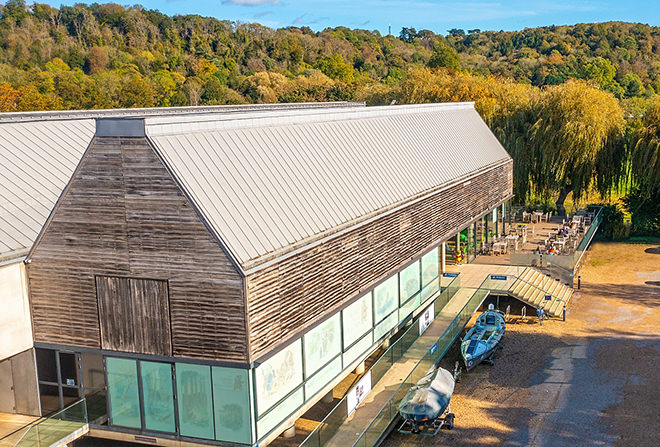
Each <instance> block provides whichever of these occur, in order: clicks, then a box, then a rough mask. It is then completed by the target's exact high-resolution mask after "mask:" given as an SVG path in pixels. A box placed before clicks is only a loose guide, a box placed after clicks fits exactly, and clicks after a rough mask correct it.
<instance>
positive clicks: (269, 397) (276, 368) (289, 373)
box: [255, 339, 303, 415]
mask: <svg viewBox="0 0 660 447" xmlns="http://www.w3.org/2000/svg"><path fill="white" fill-rule="evenodd" d="M301 341H302V340H301V339H298V340H296V341H295V342H293V343H291V344H290V345H289V346H287V347H286V348H284V349H282V350H281V351H280V352H278V353H277V354H275V355H274V356H272V357H271V358H269V359H268V360H266V361H265V362H264V363H262V364H261V365H259V367H258V368H257V369H256V370H255V377H256V383H255V385H256V390H257V409H258V410H259V414H260V415H261V414H263V413H264V412H265V411H266V410H268V409H269V408H270V407H272V406H273V405H275V404H276V403H277V402H278V401H279V400H280V399H282V398H283V397H284V396H286V395H287V394H289V393H290V392H291V390H293V389H294V388H295V387H296V386H298V385H300V384H301V383H302V378H303V374H302V372H303V367H302V346H301Z"/></svg>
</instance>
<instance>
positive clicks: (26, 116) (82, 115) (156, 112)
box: [0, 101, 366, 124]
mask: <svg viewBox="0 0 660 447" xmlns="http://www.w3.org/2000/svg"><path fill="white" fill-rule="evenodd" d="M365 105H366V104H365V103H364V102H361V101H329V102H300V103H272V104H227V105H217V106H185V107H145V108H132V109H126V108H121V109H89V110H46V111H30V112H0V124H7V123H15V122H26V121H34V122H38V121H64V120H82V119H96V118H106V117H115V118H136V117H157V116H177V115H180V116H189V115H198V114H209V113H218V112H225V113H240V112H244V111H263V110H280V109H287V110H290V109H297V110H300V109H321V108H324V109H326V108H332V109H336V108H343V107H348V108H353V107H364V106H365Z"/></svg>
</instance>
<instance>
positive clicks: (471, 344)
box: [461, 304, 506, 371]
mask: <svg viewBox="0 0 660 447" xmlns="http://www.w3.org/2000/svg"><path fill="white" fill-rule="evenodd" d="M505 328H506V322H505V321H504V314H503V313H502V312H500V311H498V310H495V308H494V306H493V305H492V304H489V305H488V310H487V311H485V312H484V313H482V314H481V315H479V318H477V321H476V323H475V324H474V326H472V329H470V330H469V331H468V333H467V334H466V335H465V338H463V341H462V342H461V354H462V356H463V361H464V362H465V368H466V369H467V370H468V371H470V370H471V369H472V368H474V367H475V366H477V365H478V364H479V363H481V362H482V361H484V360H488V361H489V362H490V364H491V365H492V364H493V355H494V354H495V349H496V348H497V346H498V345H499V343H500V340H501V339H502V336H503V335H504V330H505Z"/></svg>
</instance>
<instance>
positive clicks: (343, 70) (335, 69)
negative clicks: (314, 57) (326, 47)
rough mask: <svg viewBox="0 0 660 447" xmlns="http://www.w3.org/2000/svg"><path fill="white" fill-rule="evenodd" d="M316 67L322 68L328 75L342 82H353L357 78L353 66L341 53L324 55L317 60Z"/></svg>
mask: <svg viewBox="0 0 660 447" xmlns="http://www.w3.org/2000/svg"><path fill="white" fill-rule="evenodd" d="M314 67H315V68H318V69H319V70H321V71H322V72H323V74H325V75H326V76H328V77H330V78H332V79H337V80H339V81H342V82H346V83H351V82H353V80H354V79H355V76H354V73H353V66H351V65H349V64H347V63H346V62H345V61H344V58H343V57H342V56H341V54H337V53H335V54H333V55H332V56H326V57H323V58H321V59H319V60H318V61H316V63H315V64H314Z"/></svg>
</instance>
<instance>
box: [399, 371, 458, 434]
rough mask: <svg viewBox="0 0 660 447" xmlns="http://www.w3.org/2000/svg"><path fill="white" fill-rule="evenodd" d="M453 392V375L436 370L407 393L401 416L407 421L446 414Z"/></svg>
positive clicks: (403, 401) (430, 372) (401, 405)
mask: <svg viewBox="0 0 660 447" xmlns="http://www.w3.org/2000/svg"><path fill="white" fill-rule="evenodd" d="M453 392H454V376H453V375H452V373H450V372H449V371H447V370H446V369H443V368H437V369H436V368H434V369H432V370H430V371H429V372H428V373H427V374H426V375H425V376H424V377H422V378H421V379H420V380H419V381H418V382H417V383H416V384H415V386H413V387H412V388H410V390H409V391H408V393H406V395H405V396H404V397H403V399H402V400H401V403H400V404H399V414H400V415H401V417H402V418H404V419H406V420H414V421H424V420H427V419H435V418H437V417H439V416H442V414H443V413H444V412H445V409H446V408H447V406H448V405H449V400H450V399H451V395H452V393H453Z"/></svg>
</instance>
